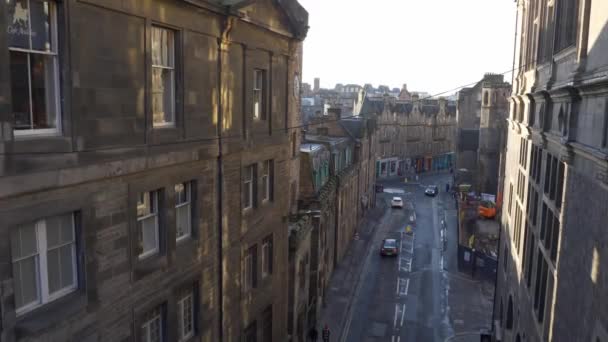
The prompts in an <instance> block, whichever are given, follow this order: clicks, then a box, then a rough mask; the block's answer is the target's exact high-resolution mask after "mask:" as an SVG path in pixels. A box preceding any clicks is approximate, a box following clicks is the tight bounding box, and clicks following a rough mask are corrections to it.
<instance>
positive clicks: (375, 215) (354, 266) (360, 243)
mask: <svg viewBox="0 0 608 342" xmlns="http://www.w3.org/2000/svg"><path fill="white" fill-rule="evenodd" d="M386 208H387V204H386V202H385V201H384V200H383V199H382V197H381V196H378V199H376V207H375V208H373V209H371V210H370V211H369V212H368V214H367V216H366V217H365V218H363V220H362V221H361V224H360V225H359V229H358V232H359V239H358V240H353V241H352V242H351V244H350V246H349V248H348V251H347V252H346V254H345V255H344V259H342V261H341V262H340V263H339V264H338V265H337V267H336V268H335V269H334V272H333V274H332V276H331V280H330V282H329V288H328V290H327V292H326V301H325V305H324V306H323V309H322V311H321V317H320V319H319V321H318V322H317V324H318V327H317V329H318V330H319V331H321V330H322V329H323V327H324V326H325V324H327V325H328V327H329V329H330V331H331V339H330V340H331V341H340V339H341V334H342V329H343V328H344V323H345V320H346V315H347V313H348V311H349V309H350V306H351V303H352V302H353V301H352V298H351V297H352V296H353V294H354V291H355V288H356V287H357V284H358V282H359V277H360V274H361V268H362V267H363V261H364V259H363V258H362V257H361V256H362V255H365V253H366V251H367V249H368V248H369V244H370V241H371V240H372V237H373V235H374V231H375V229H376V225H377V224H378V223H379V222H380V220H381V219H382V217H383V216H384V213H385V212H386Z"/></svg>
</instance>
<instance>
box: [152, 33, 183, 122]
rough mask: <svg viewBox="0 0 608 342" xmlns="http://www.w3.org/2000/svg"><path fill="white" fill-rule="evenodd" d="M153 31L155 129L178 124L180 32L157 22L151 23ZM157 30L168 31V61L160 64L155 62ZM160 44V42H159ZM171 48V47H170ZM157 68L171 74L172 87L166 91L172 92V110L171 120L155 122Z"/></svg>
mask: <svg viewBox="0 0 608 342" xmlns="http://www.w3.org/2000/svg"><path fill="white" fill-rule="evenodd" d="M150 30H151V33H150V56H151V57H150V58H151V61H152V62H151V63H150V70H151V72H150V79H151V87H150V94H151V96H150V101H152V103H151V106H150V109H151V110H152V127H153V128H154V129H159V128H166V127H175V126H176V108H177V106H176V97H177V96H176V93H177V77H176V76H177V75H176V74H177V69H178V61H177V58H176V57H177V53H176V50H177V41H178V38H179V32H177V31H175V30H174V29H172V28H168V27H165V26H162V25H161V24H157V23H152V25H151V28H150ZM157 31H161V32H167V61H164V62H162V61H161V63H160V64H159V63H157V64H155V63H154V46H155V44H154V32H157ZM159 44H160V43H159ZM169 48H170V49H169ZM155 70H162V71H167V72H168V73H169V76H170V87H169V89H166V91H167V90H168V91H169V92H170V94H169V95H170V104H169V106H170V110H171V119H170V120H166V121H163V122H161V123H155V122H154V111H153V109H154V105H153V101H154V99H153V96H152V95H154V87H153V86H152V85H153V84H154V77H153V75H154V71H155Z"/></svg>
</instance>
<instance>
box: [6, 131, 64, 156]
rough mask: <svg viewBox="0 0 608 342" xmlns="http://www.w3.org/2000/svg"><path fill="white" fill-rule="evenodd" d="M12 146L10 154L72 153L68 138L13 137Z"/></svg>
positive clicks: (41, 136)
mask: <svg viewBox="0 0 608 342" xmlns="http://www.w3.org/2000/svg"><path fill="white" fill-rule="evenodd" d="M7 143H10V144H12V151H11V152H12V153H16V154H17V153H19V154H21V153H23V154H26V153H45V152H48V153H65V152H73V149H72V141H71V139H70V138H69V137H65V136H63V135H60V134H56V135H42V134H40V135H30V134H28V135H18V136H17V135H15V136H14V139H13V141H10V142H7Z"/></svg>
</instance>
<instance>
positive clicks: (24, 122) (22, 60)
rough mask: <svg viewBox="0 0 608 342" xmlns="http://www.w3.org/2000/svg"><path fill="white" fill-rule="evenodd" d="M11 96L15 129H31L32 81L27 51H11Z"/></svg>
mask: <svg viewBox="0 0 608 342" xmlns="http://www.w3.org/2000/svg"><path fill="white" fill-rule="evenodd" d="M10 63H11V64H10V69H11V96H12V100H13V101H12V105H13V107H12V111H13V115H14V120H15V121H14V126H13V128H14V129H30V128H31V126H32V121H31V118H30V83H29V76H28V57H27V54H26V53H23V52H17V51H10Z"/></svg>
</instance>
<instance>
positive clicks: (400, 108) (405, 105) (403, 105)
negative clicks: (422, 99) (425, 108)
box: [391, 102, 414, 114]
mask: <svg viewBox="0 0 608 342" xmlns="http://www.w3.org/2000/svg"><path fill="white" fill-rule="evenodd" d="M412 108H414V105H413V104H412V103H411V102H396V103H395V104H394V105H393V106H392V107H391V112H393V113H399V114H409V113H411V112H412Z"/></svg>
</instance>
